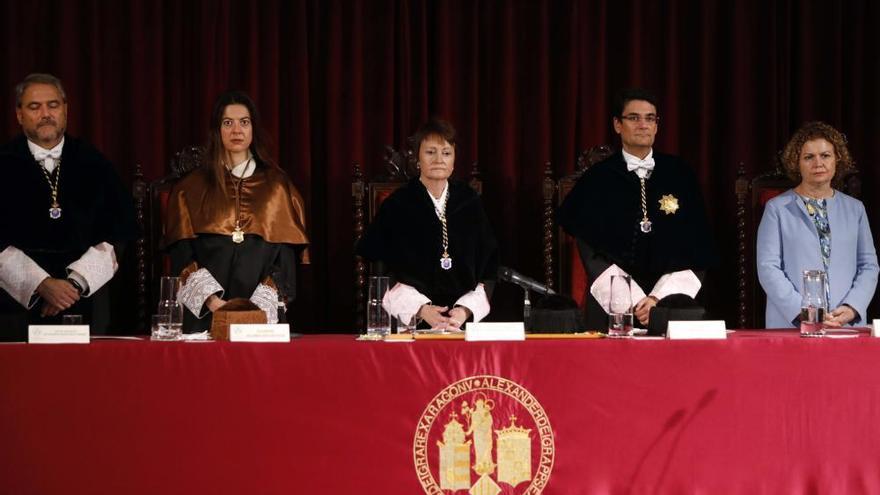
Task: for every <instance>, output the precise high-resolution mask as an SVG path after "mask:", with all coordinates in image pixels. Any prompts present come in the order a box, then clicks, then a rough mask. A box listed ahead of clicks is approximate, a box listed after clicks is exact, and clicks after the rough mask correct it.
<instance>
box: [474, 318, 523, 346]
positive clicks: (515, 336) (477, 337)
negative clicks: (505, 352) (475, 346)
mask: <svg viewBox="0 0 880 495" xmlns="http://www.w3.org/2000/svg"><path fill="white" fill-rule="evenodd" d="M464 340H466V341H468V342H489V341H496V340H526V327H525V326H524V325H523V322H521V321H512V322H492V323H468V324H467V326H466V327H465V330H464Z"/></svg>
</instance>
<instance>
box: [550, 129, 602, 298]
mask: <svg viewBox="0 0 880 495" xmlns="http://www.w3.org/2000/svg"><path fill="white" fill-rule="evenodd" d="M613 153H614V150H613V148H612V147H611V146H608V145H600V146H595V147H592V148H589V149H587V150H584V151H582V152H581V153H580V155H578V158H577V165H576V167H575V171H574V172H573V173H572V174H570V175H568V176H565V177H563V178H561V179H559V180H558V181H557V180H555V179H554V178H553V169H552V168H551V165H550V163H549V162H548V163H547V164H546V166H545V167H544V184H543V188H542V189H543V198H544V215H543V216H544V242H543V244H544V283H545V284H546V285H548V286H550V287H553V288H555V289H556V290H558V291H559V292H560V293H562V294H567V295H570V296H571V298H572V299H574V300H575V301H576V302H577V303H578V306H580V307H581V308H584V309H585V308H586V301H587V299H586V297H587V285H588V280H587V273H586V271H585V270H584V266H583V264H582V263H581V259H580V254H579V253H578V248H577V241H576V240H575V239H574V238H573V237H571V236H570V235H568V234H566V233H565V231H564V230H562V228H561V227H556V226H555V218H554V216H555V213H556V208H557V207H558V206H559V205H561V204H562V201H563V200H565V197H566V196H568V193H569V192H571V190H572V189H573V188H574V185H575V183H577V181H578V179H580V178H581V175H583V174H584V172H585V171H586V170H587V169H588V168H590V167H591V166H593V165H595V164H596V163H599V162H601V161H602V160H605V159H606V158H608V157H609V156H611V155H612V154H613Z"/></svg>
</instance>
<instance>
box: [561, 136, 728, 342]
mask: <svg viewBox="0 0 880 495" xmlns="http://www.w3.org/2000/svg"><path fill="white" fill-rule="evenodd" d="M654 162H655V166H654V170H653V172H652V173H651V176H650V178H649V179H648V180H647V181H646V193H647V195H646V196H647V209H648V218H649V220H650V221H651V223H652V229H651V232H648V233H644V232H642V231H641V229H640V227H639V222H641V220H642V206H641V186H640V183H639V178H638V176H637V175H636V174H635V173H634V172H630V171H628V170H627V168H626V162H625V161H624V159H623V154H622V153H621V152H620V151H618V152H617V153H615V154H613V155H612V156H610V157H609V158H608V159H606V160H604V161H602V162H600V163H597V164H596V165H593V166H592V167H590V168H589V169H587V171H586V172H584V175H583V176H582V177H581V178H580V179H579V180H578V182H577V184H576V185H575V187H574V188H573V189H572V191H571V192H570V193H569V194H568V196H567V197H566V198H565V201H563V204H562V205H561V206H560V208H559V210H558V212H557V216H556V220H557V222H558V223H559V225H560V226H561V227H562V228H563V229H564V230H565V231H566V232H568V233H569V234H570V235H572V236H574V237H576V238H577V239H578V240H579V241H581V248H582V249H581V254H582V258H583V259H584V262H585V266H586V268H587V274H588V277H589V279H590V281H592V280H595V278H596V277H597V276H598V275H600V274H601V272H602V271H603V270H604V269H605V268H607V267H608V266H610V264H612V263H614V264H616V265H617V266H619V267H620V268H622V269H623V270H625V271H626V272H627V273H629V274H630V275H632V277H633V280H634V281H635V282H636V283H638V284H639V286H640V287H641V288H642V289H644V290H645V292H646V293H649V292H650V291H651V289H653V287H654V284H656V283H657V280H658V279H659V278H660V277H662V276H663V275H664V274H667V273H671V272H675V271H680V270H694V271H704V270H706V269H707V268H709V267H710V266H712V265H713V264H714V262H715V254H714V252H715V251H714V247H713V243H712V239H711V235H710V233H709V227H708V222H707V220H706V212H705V207H704V204H703V199H702V195H701V193H700V188H699V185H698V183H697V180H696V176H695V175H694V173H693V172H692V171H691V169H690V168H689V167H688V166H687V165H686V164H685V163H684V162H683V161H682V160H681V159H679V158H678V157H675V156H672V155H664V154H662V153H657V152H654ZM663 196H671V197H673V198H675V199H676V200H677V201H678V206H679V208H678V210H677V211H675V212H670V213H667V212H665V211H662V210H661V209H660V199H661V198H662V197H663ZM584 248H586V249H584ZM636 302H638V301H633V303H636ZM588 304H589V306H588V310H587V315H588V316H587V318H588V322H587V326H588V327H590V328H604V326H605V324H606V323H607V322H606V321H605V319H606V317H605V313H604V311H602V309H601V308H600V307H599V305H598V303H597V302H596V301H595V298H593V297H592V296H590V297H588Z"/></svg>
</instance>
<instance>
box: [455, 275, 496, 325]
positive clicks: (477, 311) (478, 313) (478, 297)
mask: <svg viewBox="0 0 880 495" xmlns="http://www.w3.org/2000/svg"><path fill="white" fill-rule="evenodd" d="M455 305H456V306H464V307H466V308H467V309H469V310H471V313H472V314H473V315H474V323H477V322H479V321H480V320H482V319H483V318H485V317H486V316H488V315H489V310H490V309H491V307H490V306H489V296H488V295H487V294H486V289H485V287H483V284H477V288H476V289H474V290H472V291H470V292H468V293H467V294H465V295H463V296H461V297H459V298H458V301H455Z"/></svg>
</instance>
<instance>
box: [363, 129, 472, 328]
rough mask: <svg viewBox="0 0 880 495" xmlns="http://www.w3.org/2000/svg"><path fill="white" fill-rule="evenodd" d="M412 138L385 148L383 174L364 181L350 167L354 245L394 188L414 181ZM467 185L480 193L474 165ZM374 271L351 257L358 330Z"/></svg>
mask: <svg viewBox="0 0 880 495" xmlns="http://www.w3.org/2000/svg"><path fill="white" fill-rule="evenodd" d="M418 144H421V143H415V142H414V140H413V138H412V137H410V138H408V139H407V142H406V146H405V147H404V148H403V149H402V151H397V150H395V149H394V148H393V147H391V146H385V156H384V157H383V163H384V164H385V171H384V172H383V173H381V174H379V175H378V176H377V177H375V178H374V179H373V180H371V181H368V180H366V179H365V178H364V174H363V172H361V168H360V165H358V164H355V165H354V176H353V179H352V181H351V196H352V199H353V201H352V203H353V209H354V212H353V217H354V244H355V245H357V243H358V241H359V240H360V239H361V237H362V236H363V235H364V229H366V227H367V225H369V223H370V221H372V220H373V218H374V217H375V216H376V213H378V211H379V206H380V205H381V204H382V201H384V200H385V199H386V198H388V196H390V195H391V193H393V192H394V191H395V190H397V188H399V187H400V186H402V185H403V184H405V183H406V182H407V181H409V180H410V179H411V178H414V177H417V176H418V174H419V171H418V169H417V167H416V163H417V161H418V157H417V155H418V152H417V151H416V150H417V149H418V148H417V145H418ZM468 184H469V185H470V186H471V188H473V189H474V190H475V191H477V193H478V194H482V192H483V181H482V179H481V178H480V172H479V168H478V166H477V162H474V164H473V167H472V169H471V172H470V177H469V179H468ZM377 269H378V267H368V266H367V263H366V262H365V261H364V259H363V258H361V257H360V256H358V255H355V257H354V304H355V325H356V328H362V327H363V326H364V322H365V312H366V295H365V291H366V285H367V278H368V277H369V276H370V273H373V272H375V271H376V270H377Z"/></svg>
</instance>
